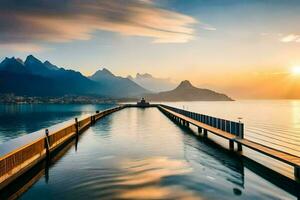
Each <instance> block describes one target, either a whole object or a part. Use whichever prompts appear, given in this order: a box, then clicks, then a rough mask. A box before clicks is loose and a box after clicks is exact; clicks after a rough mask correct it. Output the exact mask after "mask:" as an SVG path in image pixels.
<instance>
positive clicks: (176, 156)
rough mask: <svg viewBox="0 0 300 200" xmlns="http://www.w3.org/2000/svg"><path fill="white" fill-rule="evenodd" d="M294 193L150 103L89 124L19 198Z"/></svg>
mask: <svg viewBox="0 0 300 200" xmlns="http://www.w3.org/2000/svg"><path fill="white" fill-rule="evenodd" d="M41 197H43V199H241V198H242V199H295V197H293V196H292V195H290V194H288V193H287V192H285V191H283V190H282V189H280V188H278V187H276V186H274V185H273V184H271V183H270V182H268V181H266V180H265V179H263V178H261V177H260V176H258V175H256V174H255V173H254V172H252V171H251V170H249V169H247V168H246V167H244V164H243V162H242V160H240V159H239V158H237V157H235V156H232V155H230V154H228V153H226V152H223V151H222V150H220V149H218V148H214V147H213V146H211V145H208V144H206V143H203V142H201V141H199V140H197V139H196V138H195V137H194V136H192V135H190V134H186V132H185V130H183V129H181V128H180V127H178V126H177V125H175V124H174V123H173V122H172V121H170V120H169V119H168V118H167V117H166V116H164V115H162V114H161V113H160V111H159V110H158V109H156V108H149V109H136V108H128V109H124V110H121V111H119V112H117V113H113V114H112V115H109V116H107V117H105V118H103V119H102V120H100V121H98V122H97V124H96V125H95V126H93V127H91V128H90V129H88V130H87V131H86V132H85V133H84V134H83V135H82V137H81V138H80V139H79V142H78V144H77V150H75V148H71V149H70V150H69V151H67V153H66V154H65V155H64V156H62V158H61V159H59V160H58V161H57V162H56V163H55V165H53V166H52V167H51V168H50V169H49V173H48V177H47V181H45V177H41V178H40V179H39V180H38V181H37V182H36V183H35V184H34V185H33V186H32V187H31V188H30V189H29V190H28V191H27V192H26V193H25V194H24V195H23V196H22V197H21V199H31V200H32V199H40V198H41Z"/></svg>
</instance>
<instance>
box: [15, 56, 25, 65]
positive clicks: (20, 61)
mask: <svg viewBox="0 0 300 200" xmlns="http://www.w3.org/2000/svg"><path fill="white" fill-rule="evenodd" d="M16 60H17V61H18V62H19V63H21V64H22V65H24V62H23V60H22V59H21V58H17V59H16Z"/></svg>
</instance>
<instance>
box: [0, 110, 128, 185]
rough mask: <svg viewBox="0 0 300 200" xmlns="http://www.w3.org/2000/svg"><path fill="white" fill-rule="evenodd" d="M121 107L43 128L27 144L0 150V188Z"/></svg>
mask: <svg viewBox="0 0 300 200" xmlns="http://www.w3.org/2000/svg"><path fill="white" fill-rule="evenodd" d="M123 108H125V106H117V107H114V108H111V109H107V110H104V111H102V112H96V114H94V115H92V116H86V117H83V118H82V119H80V120H77V118H75V120H74V122H73V123H71V124H68V125H66V126H65V127H62V128H60V129H58V130H56V131H55V132H49V130H48V129H45V134H44V135H43V136H41V137H38V138H36V139H34V140H33V141H30V142H29V143H28V144H25V145H21V146H20V147H18V144H16V145H17V147H16V148H15V149H14V150H12V151H11V152H8V153H5V152H4V153H3V152H1V153H2V154H4V155H1V156H0V190H1V189H2V188H4V187H5V186H7V185H8V184H9V183H11V182H12V181H13V180H15V179H16V178H18V177H19V176H20V175H22V174H23V173H25V172H26V171H28V170H29V169H30V168H32V167H33V166H34V165H36V164H38V163H39V162H40V161H42V160H43V159H45V158H47V156H49V155H50V154H51V153H52V152H54V151H55V150H56V149H57V148H58V147H60V146H62V145H63V144H65V143H66V142H67V141H69V140H70V139H72V138H74V137H77V136H78V135H79V134H81V133H82V132H84V130H86V129H87V128H88V127H89V126H91V125H92V124H93V123H95V121H97V120H99V119H100V118H102V117H104V116H106V115H108V114H111V113H113V112H116V111H118V110H121V109H123ZM17 143H19V142H17ZM12 145H13V144H12ZM10 146H11V145H10ZM10 148H11V147H10Z"/></svg>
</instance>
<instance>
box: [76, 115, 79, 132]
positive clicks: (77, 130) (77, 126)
mask: <svg viewBox="0 0 300 200" xmlns="http://www.w3.org/2000/svg"><path fill="white" fill-rule="evenodd" d="M75 129H76V135H78V134H79V124H78V119H77V117H76V118H75Z"/></svg>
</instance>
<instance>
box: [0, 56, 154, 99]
mask: <svg viewBox="0 0 300 200" xmlns="http://www.w3.org/2000/svg"><path fill="white" fill-rule="evenodd" d="M96 75H97V76H96ZM102 75H103V76H102ZM96 79H97V80H96ZM0 86H1V87H0V93H14V94H16V95H30V96H61V95H97V96H104V97H115V98H120V97H132V96H136V95H141V94H144V93H148V92H149V91H147V90H146V89H144V88H142V87H140V86H139V85H137V84H136V83H134V82H133V81H131V80H129V79H126V78H121V77H117V76H114V75H113V74H112V73H111V72H110V71H109V70H107V69H103V70H100V71H97V72H96V73H95V80H92V79H90V78H89V77H85V76H83V75H82V74H81V73H80V72H78V71H74V70H69V69H64V68H63V67H58V66H56V65H53V64H52V63H50V62H49V61H45V62H42V61H40V60H39V59H37V58H35V57H34V56H32V55H29V56H27V58H26V60H25V62H23V61H22V60H21V59H16V58H14V57H12V58H5V59H4V60H3V61H2V62H1V63H0Z"/></svg>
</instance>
